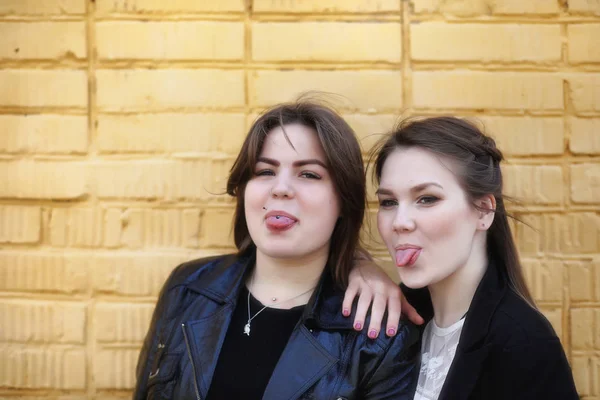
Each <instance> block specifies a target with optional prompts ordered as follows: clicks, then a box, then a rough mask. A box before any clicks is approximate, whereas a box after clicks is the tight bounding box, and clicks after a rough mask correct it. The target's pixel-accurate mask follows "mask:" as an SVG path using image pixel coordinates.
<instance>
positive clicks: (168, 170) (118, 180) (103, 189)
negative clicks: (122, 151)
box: [92, 160, 173, 199]
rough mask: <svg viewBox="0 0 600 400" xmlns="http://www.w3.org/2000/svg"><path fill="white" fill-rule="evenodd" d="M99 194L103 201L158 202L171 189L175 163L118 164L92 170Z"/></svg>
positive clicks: (144, 161) (100, 164)
mask: <svg viewBox="0 0 600 400" xmlns="http://www.w3.org/2000/svg"><path fill="white" fill-rule="evenodd" d="M92 171H93V173H92V175H93V180H94V187H95V193H96V194H97V195H98V196H99V197H100V198H108V199H118V198H123V197H125V198H129V199H156V198H164V197H165V196H167V193H168V192H169V191H170V190H171V188H170V185H172V184H173V182H172V181H170V178H171V177H172V175H173V173H172V171H173V162H172V161H158V160H142V161H115V162H102V163H98V164H95V165H94V166H93V168H92Z"/></svg>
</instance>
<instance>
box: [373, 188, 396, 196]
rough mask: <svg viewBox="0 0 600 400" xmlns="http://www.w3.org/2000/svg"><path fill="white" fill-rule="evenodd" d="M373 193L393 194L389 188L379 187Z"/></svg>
mask: <svg viewBox="0 0 600 400" xmlns="http://www.w3.org/2000/svg"><path fill="white" fill-rule="evenodd" d="M375 194H383V195H385V196H393V193H392V191H391V190H389V189H384V188H379V189H377V190H376V191H375Z"/></svg>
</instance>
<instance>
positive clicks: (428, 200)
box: [417, 196, 439, 206]
mask: <svg viewBox="0 0 600 400" xmlns="http://www.w3.org/2000/svg"><path fill="white" fill-rule="evenodd" d="M438 200H439V198H438V197H435V196H421V197H419V199H418V200H417V203H418V204H422V205H425V206H427V205H432V204H435V203H436V202H437V201H438Z"/></svg>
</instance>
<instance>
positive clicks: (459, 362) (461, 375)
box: [439, 346, 489, 400]
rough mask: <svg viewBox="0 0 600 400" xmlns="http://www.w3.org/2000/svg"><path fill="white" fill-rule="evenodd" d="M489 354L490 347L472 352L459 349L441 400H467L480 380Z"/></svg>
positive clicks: (447, 377)
mask: <svg viewBox="0 0 600 400" xmlns="http://www.w3.org/2000/svg"><path fill="white" fill-rule="evenodd" d="M488 353H489V346H483V347H481V348H479V349H476V350H473V351H470V352H464V353H463V352H459V350H458V349H457V352H456V356H455V357H454V361H453V362H452V365H451V366H450V370H449V371H448V375H447V376H446V381H445V382H444V385H443V386H442V390H441V392H440V397H439V400H467V399H468V398H469V396H470V395H471V392H472V391H473V387H474V386H475V384H476V383H477V380H478V379H479V373H480V371H481V368H482V366H483V363H484V362H485V360H486V358H487V356H488Z"/></svg>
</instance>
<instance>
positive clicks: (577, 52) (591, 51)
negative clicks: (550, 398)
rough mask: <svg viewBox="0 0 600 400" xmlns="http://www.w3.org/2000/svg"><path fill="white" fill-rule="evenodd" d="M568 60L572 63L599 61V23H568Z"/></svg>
mask: <svg viewBox="0 0 600 400" xmlns="http://www.w3.org/2000/svg"><path fill="white" fill-rule="evenodd" d="M567 32H568V40H569V46H568V48H569V61H570V62H572V63H585V62H600V48H599V46H598V40H597V39H594V38H598V37H600V24H579V25H574V24H572V25H569V27H568V31H567Z"/></svg>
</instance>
